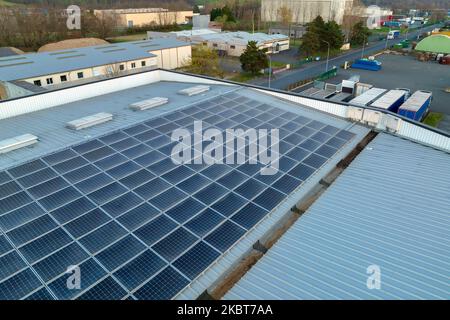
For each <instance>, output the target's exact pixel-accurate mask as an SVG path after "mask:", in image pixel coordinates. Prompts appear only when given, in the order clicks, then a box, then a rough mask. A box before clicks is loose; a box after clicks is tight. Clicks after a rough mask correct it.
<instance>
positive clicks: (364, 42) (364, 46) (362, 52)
mask: <svg viewBox="0 0 450 320" xmlns="http://www.w3.org/2000/svg"><path fill="white" fill-rule="evenodd" d="M365 48H366V35H364V38H363V47H362V50H361V59H362V58H364V49H365Z"/></svg>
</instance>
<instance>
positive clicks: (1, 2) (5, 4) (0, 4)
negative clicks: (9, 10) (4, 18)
mask: <svg viewBox="0 0 450 320" xmlns="http://www.w3.org/2000/svg"><path fill="white" fill-rule="evenodd" d="M17 5H18V4H17V3H12V2H8V1H5V0H0V7H12V6H17Z"/></svg>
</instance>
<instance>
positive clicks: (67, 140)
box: [0, 82, 235, 169]
mask: <svg viewBox="0 0 450 320" xmlns="http://www.w3.org/2000/svg"><path fill="white" fill-rule="evenodd" d="M188 87H192V84H191V83H180V82H159V83H152V84H149V85H145V86H138V87H135V88H132V89H128V90H126V91H118V92H114V93H110V94H106V95H100V96H97V97H95V98H91V99H85V100H81V101H77V102H73V103H68V104H63V105H61V106H58V107H54V108H49V109H44V110H41V111H37V112H30V113H27V114H23V115H19V116H16V117H12V118H8V119H2V120H0V140H3V139H7V138H11V137H13V136H16V135H18V134H25V133H33V134H35V135H36V136H38V137H39V142H38V143H37V144H36V145H34V146H33V147H32V148H23V149H20V150H16V151H14V152H10V153H8V154H5V155H3V156H2V157H0V169H4V168H6V167H8V166H11V165H14V164H17V163H18V162H22V161H26V160H30V159H33V158H35V157H39V156H42V155H44V154H46V153H50V152H54V151H56V150H58V149H61V148H64V147H67V146H68V145H71V144H76V143H80V142H82V141H85V140H89V139H91V138H92V137H95V136H100V135H104V134H106V133H108V132H111V131H115V130H118V129H121V128H124V127H128V126H130V125H132V124H135V123H137V122H141V121H144V120H146V119H150V118H153V117H155V116H158V115H161V114H162V113H165V112H169V111H172V110H174V109H176V108H180V107H181V106H187V105H189V104H191V103H194V102H198V101H201V100H204V99H206V98H211V97H214V96H218V95H220V94H223V93H225V92H228V91H231V90H233V89H235V88H230V87H227V86H218V85H211V91H209V92H206V93H204V94H202V95H199V96H192V97H185V96H180V95H178V94H176V92H177V91H179V90H181V89H186V88H188ZM85 90H89V88H86V89H85ZM125 93H126V94H125ZM156 96H162V97H168V98H169V104H167V105H164V106H162V107H158V108H154V109H152V110H146V111H145V112H135V111H132V110H130V109H128V105H129V104H131V103H135V102H139V101H142V100H145V99H149V98H153V97H156ZM99 112H109V113H112V114H113V115H114V119H113V121H110V122H108V123H104V124H101V125H98V126H94V127H92V128H87V129H84V130H80V131H73V130H69V129H67V128H66V127H65V125H66V122H68V121H72V120H75V119H78V118H81V117H85V116H89V115H92V114H94V113H99ZM44 123H45V125H43V124H44Z"/></svg>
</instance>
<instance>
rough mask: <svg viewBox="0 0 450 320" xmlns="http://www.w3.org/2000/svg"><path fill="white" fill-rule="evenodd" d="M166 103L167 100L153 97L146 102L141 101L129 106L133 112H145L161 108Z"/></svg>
mask: <svg viewBox="0 0 450 320" xmlns="http://www.w3.org/2000/svg"><path fill="white" fill-rule="evenodd" d="M168 102H169V99H168V98H162V97H154V98H151V99H148V100H143V101H139V102H135V103H132V104H130V109H131V110H135V111H142V110H147V109H150V108H154V107H158V106H161V105H163V104H166V103H168Z"/></svg>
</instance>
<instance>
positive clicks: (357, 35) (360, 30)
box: [350, 21, 372, 45]
mask: <svg viewBox="0 0 450 320" xmlns="http://www.w3.org/2000/svg"><path fill="white" fill-rule="evenodd" d="M371 33H372V32H371V31H370V30H369V28H367V26H365V25H364V23H363V22H362V21H360V22H357V23H356V24H355V25H354V26H353V28H352V32H351V34H350V43H351V44H352V45H362V44H363V43H364V41H367V38H368V37H369V36H370V35H371Z"/></svg>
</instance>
